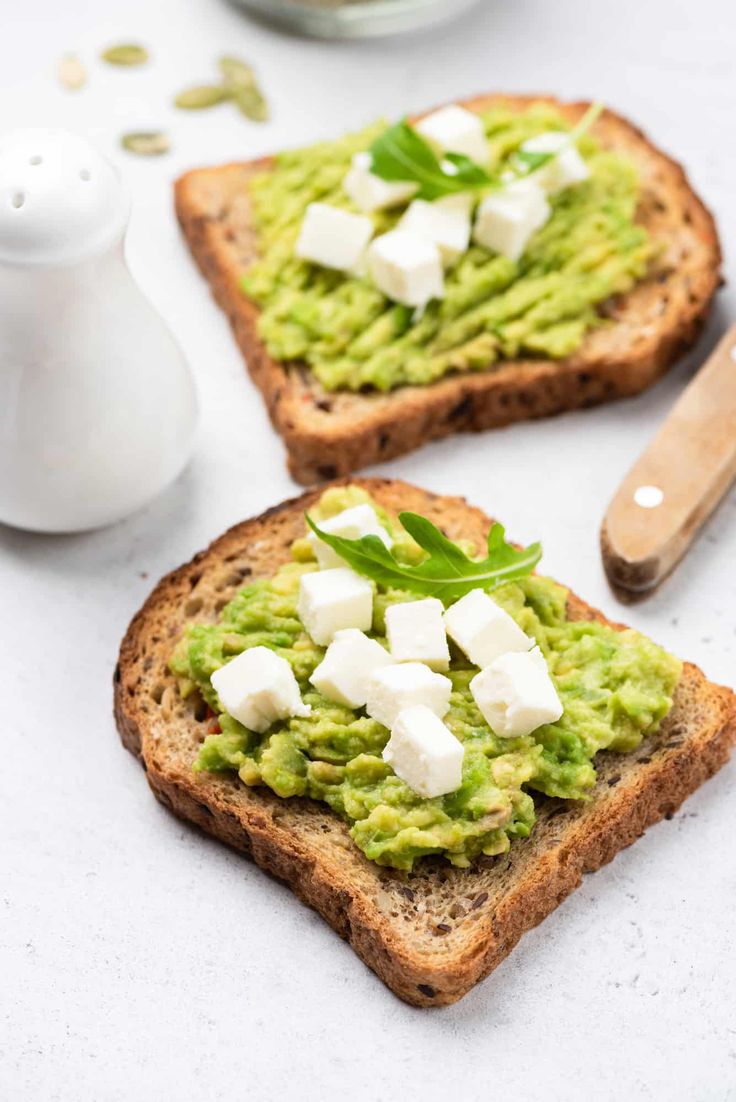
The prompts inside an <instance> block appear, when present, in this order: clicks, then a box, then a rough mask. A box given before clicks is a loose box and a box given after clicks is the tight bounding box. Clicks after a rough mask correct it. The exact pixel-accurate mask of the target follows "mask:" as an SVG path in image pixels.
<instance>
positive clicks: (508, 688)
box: [470, 647, 563, 738]
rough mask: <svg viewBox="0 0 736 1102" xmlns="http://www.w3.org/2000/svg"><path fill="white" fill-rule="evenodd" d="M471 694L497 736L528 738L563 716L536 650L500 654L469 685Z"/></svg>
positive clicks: (555, 693) (544, 665) (557, 698)
mask: <svg viewBox="0 0 736 1102" xmlns="http://www.w3.org/2000/svg"><path fill="white" fill-rule="evenodd" d="M470 691H471V692H472V694H473V697H474V699H475V702H476V704H477V705H478V707H479V708H480V710H481V713H482V714H483V718H484V719H485V720H486V722H487V724H488V726H489V727H490V728H491V730H492V731H494V732H495V733H496V734H497V735H502V736H503V737H505V738H514V737H518V736H520V735H530V734H531V733H532V731H536V729H537V727H541V725H542V724H543V723H554V722H555V720H558V719H559V718H560V716H561V715H562V711H563V709H562V704H561V703H560V698H559V697H558V695H557V690H556V689H555V686H554V684H553V682H552V678H551V677H550V675H549V670H548V669H547V663H546V661H545V658H544V655H543V654H542V652H541V651H540V649H539V647H534V649H533V650H530V651H527V652H526V653H524V654H522V653H520V652H517V653H510V654H502V655H501V657H500V658H496V659H495V660H494V661H493V662H491V664H490V666H487V667H486V668H485V669H484V670H482V671H481V672H480V673H479V674H477V675H476V676H475V677H474V678H473V680H472V681H471V682H470Z"/></svg>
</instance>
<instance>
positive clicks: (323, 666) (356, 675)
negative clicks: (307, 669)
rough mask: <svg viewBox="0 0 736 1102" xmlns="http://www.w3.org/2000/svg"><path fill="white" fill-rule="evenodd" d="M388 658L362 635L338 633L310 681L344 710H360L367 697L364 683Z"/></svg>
mask: <svg viewBox="0 0 736 1102" xmlns="http://www.w3.org/2000/svg"><path fill="white" fill-rule="evenodd" d="M390 663H391V656H390V655H389V653H388V651H387V650H386V649H385V647H382V646H381V644H380V643H377V642H376V640H375V639H369V638H368V636H367V635H364V634H363V632H362V631H356V629H355V628H345V629H344V630H343V631H338V632H336V634H335V637H334V639H333V640H332V642H331V643H330V645H329V647H328V648H327V653H326V654H325V656H324V658H323V659H322V661H321V662H320V664H319V666H317V669H316V670H315V671H314V673H313V674H312V676H311V677H310V679H309V680H310V681H311V682H312V684H313V685H314V687H315V689H316V690H317V691H318V692H320V693H322V696H326V697H327V699H328V700H335V701H337V703H338V704H346V705H347V707H348V708H362V707H363V706H364V704H365V702H366V697H367V695H368V679H369V677H370V676H371V674H372V673H373V672H374V670H377V669H379V668H380V667H381V666H388V665H390Z"/></svg>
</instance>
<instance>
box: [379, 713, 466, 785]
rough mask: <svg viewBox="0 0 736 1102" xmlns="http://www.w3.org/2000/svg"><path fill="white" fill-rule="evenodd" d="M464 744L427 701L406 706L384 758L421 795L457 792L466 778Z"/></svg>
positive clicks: (393, 731) (398, 719) (393, 729)
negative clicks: (427, 704) (464, 771)
mask: <svg viewBox="0 0 736 1102" xmlns="http://www.w3.org/2000/svg"><path fill="white" fill-rule="evenodd" d="M463 752H464V751H463V744H462V743H461V742H460V740H459V739H457V738H455V736H454V735H453V733H452V731H450V730H449V728H447V727H446V726H445V724H444V723H443V722H442V720H441V719H438V718H437V716H436V715H435V714H434V712H433V711H432V710H431V708H428V707H427V706H426V705H425V704H415V705H414V706H413V707H412V708H404V710H403V711H402V712H400V713H399V715H398V716H397V718H396V722H395V723H394V725H393V727H392V728H391V738H390V739H389V740H388V742H387V743H386V746H385V747H384V750H383V760H384V761H385V762H388V764H389V765H390V766H391V768H392V769H393V771H394V773H395V774H396V776H397V777H400V778H401V780H402V781H404V782H405V784H408V785H409V788H411V789H413V791H414V792H416V793H417V795H419V796H425V797H427V799H430V800H431V799H433V797H435V796H444V795H445V794H446V793H447V792H454V791H455V789H456V788H459V787H460V785H461V783H462V779H463Z"/></svg>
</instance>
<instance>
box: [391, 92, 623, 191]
mask: <svg viewBox="0 0 736 1102" xmlns="http://www.w3.org/2000/svg"><path fill="white" fill-rule="evenodd" d="M602 110H603V104H602V103H601V102H600V101H597V102H596V103H592V104H591V105H590V107H589V108H588V110H587V111H586V112H585V114H584V115H583V117H582V118H581V119H580V121H579V122H578V123H577V125H576V126H575V127H573V129H572V130H571V131H570V132H569V134H568V135H567V141H566V142H565V144H564V145H563V146H562V148H561V149H558V150H556V151H555V152H553V153H532V152H531V151H528V150H523V149H517V151H516V153H515V154H514V157H513V159H512V164H511V166H510V167H511V171H512V173H513V174H514V175H515V176H516V178H517V179H525V178H526V177H527V176H531V175H532V174H533V173H535V172H538V171H539V169H540V168H543V167H544V165H546V164H548V163H549V161H552V160H554V158H555V157H559V155H560V153H562V152H563V150H565V149H569V148H570V146H572V145H575V144H576V142H577V141H578V140H579V139H580V138H582V136H583V134H585V133H587V131H588V130H590V128H591V126H592V125H593V123H594V122H595V120H596V119H597V118H598V116H599V115H600V113H601V111H602ZM370 153H371V157H372V163H371V172H372V173H373V174H374V175H375V176H380V177H381V179H382V180H392V181H401V182H408V183H414V184H416V185H417V187H418V191H417V193H416V195H417V198H418V199H428V200H432V199H441V198H442V197H443V196H444V195H455V194H457V193H458V192H460V191H477V190H478V189H480V188H500V187H504V186H505V185H506V184H508V182H509V181H508V179H501V177H500V176H499V175H498V174H496V175H490V174H489V173H488V172H486V170H485V169H484V168H483V167H482V166H481V165H479V164H477V163H476V162H475V161H472V160H471V159H470V157H466V156H465V154H464V153H446V154H444V156H443V158H442V160H440V159H439V158H438V157H437V155H436V154H435V152H434V150H433V149H432V147H431V146H430V145H429V143H428V142H426V141H425V140H424V138H423V137H422V136H421V134H419V133H418V132H417V131H416V130H415V129H414V128H413V127H412V126H410V125H409V123H408V122H407V121H406V119H402V120H401V122H397V123H396V124H395V125H394V126H390V127H389V128H388V130H385V131H384V132H383V134H380V135H379V137H378V138H376V140H375V141H374V143H373V145H372V146H371V148H370ZM507 170H508V167H507Z"/></svg>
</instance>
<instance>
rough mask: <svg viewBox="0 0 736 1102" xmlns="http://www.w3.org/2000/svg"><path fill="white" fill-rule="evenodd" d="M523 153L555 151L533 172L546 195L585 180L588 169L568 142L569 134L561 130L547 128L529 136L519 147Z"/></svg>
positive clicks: (554, 193)
mask: <svg viewBox="0 0 736 1102" xmlns="http://www.w3.org/2000/svg"><path fill="white" fill-rule="evenodd" d="M521 148H522V149H523V151H524V152H525V153H556V154H557V156H556V157H554V158H553V159H552V160H551V161H548V162H547V163H546V164H545V165H542V167H541V168H539V169H537V171H536V172H535V173H534V179H535V180H536V181H537V182H538V183H539V185H540V187H542V188H544V190H545V191H546V192H547V194H548V195H556V194H557V192H558V191H564V189H565V188H566V187H570V186H571V185H572V184H579V183H581V182H582V181H583V180H587V179H588V177H589V176H590V170H589V169H588V166H587V165H586V163H585V161H584V160H583V158H582V157H581V156H580V153H579V152H578V150H577V148H576V147H575V146H574V145H571V144H570V135H569V134H565V133H563V132H562V131H561V130H549V131H547V133H546V134H538V135H537V137H536V138H529V139H528V141H525V142H524V144H523V145H522V147H521Z"/></svg>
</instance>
